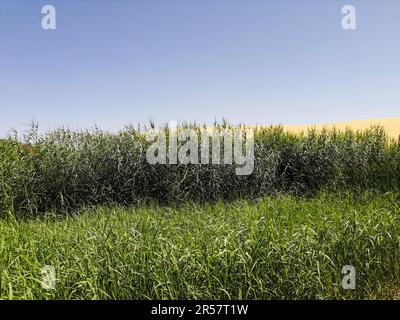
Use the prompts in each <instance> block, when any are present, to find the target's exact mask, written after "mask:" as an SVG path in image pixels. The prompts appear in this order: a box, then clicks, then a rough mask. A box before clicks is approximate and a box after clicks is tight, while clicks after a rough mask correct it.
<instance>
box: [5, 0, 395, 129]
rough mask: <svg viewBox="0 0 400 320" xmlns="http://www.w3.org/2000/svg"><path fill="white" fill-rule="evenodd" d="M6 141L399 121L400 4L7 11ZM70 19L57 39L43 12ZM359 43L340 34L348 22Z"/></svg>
mask: <svg viewBox="0 0 400 320" xmlns="http://www.w3.org/2000/svg"><path fill="white" fill-rule="evenodd" d="M0 4H1V5H0V10H1V11H0V12H1V13H0V135H3V134H4V132H7V130H9V129H10V128H12V127H13V128H17V129H18V130H21V129H23V128H24V125H25V124H27V123H29V122H31V121H32V120H35V121H38V122H39V125H40V126H41V127H42V129H47V128H53V127H57V126H60V125H67V126H70V127H72V128H89V127H93V125H95V124H97V125H98V126H100V127H101V128H104V129H107V130H116V129H119V128H121V127H122V126H123V125H124V124H128V123H138V122H139V123H147V121H148V119H149V118H152V119H154V120H155V121H156V123H157V124H161V123H162V122H166V121H170V120H177V121H184V120H187V121H193V120H195V121H197V122H202V123H203V122H204V123H211V122H213V121H214V119H217V120H221V119H222V118H223V117H225V118H227V119H229V120H230V121H231V122H232V123H238V122H243V123H247V124H255V123H264V124H268V123H273V124H278V123H288V124H302V123H316V122H318V123H319V122H333V121H341V120H353V119H364V118H372V117H396V116H397V117H398V116H400V1H399V0H359V1H356V0H345V1H337V0H329V1H326V0H296V1H294V0H196V1H194V0H140V1H139V0H68V1H65V0H62V1H60V0H45V1H37V0H25V1H22V0H0ZM46 4H51V5H54V6H55V7H56V9H57V29H56V30H52V31H44V30H43V29H42V28H41V19H42V17H43V15H42V13H41V8H42V6H43V5H46ZM346 4H352V5H354V6H355V7H356V10H357V30H355V31H344V30H343V29H342V28H341V18H342V14H341V8H342V6H343V5H346Z"/></svg>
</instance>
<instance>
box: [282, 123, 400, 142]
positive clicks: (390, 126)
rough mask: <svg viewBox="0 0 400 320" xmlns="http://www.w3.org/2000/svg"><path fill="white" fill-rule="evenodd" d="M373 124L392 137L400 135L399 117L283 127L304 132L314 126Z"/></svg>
mask: <svg viewBox="0 0 400 320" xmlns="http://www.w3.org/2000/svg"><path fill="white" fill-rule="evenodd" d="M374 125H380V126H382V127H384V128H385V130H386V132H387V133H388V135H389V136H390V137H392V138H398V137H399V136H400V118H382V119H368V120H357V121H349V122H338V123H330V124H312V125H283V128H284V130H287V131H289V132H293V133H301V132H306V131H307V130H308V128H315V129H317V130H321V129H323V128H327V129H332V128H336V129H338V130H345V129H346V128H351V129H353V130H365V129H368V128H370V127H371V126H374Z"/></svg>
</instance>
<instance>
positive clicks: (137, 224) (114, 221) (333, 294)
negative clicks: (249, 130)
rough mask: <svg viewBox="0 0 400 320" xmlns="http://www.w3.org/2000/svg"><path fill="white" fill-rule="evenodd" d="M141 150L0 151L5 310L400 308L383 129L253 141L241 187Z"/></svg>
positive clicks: (95, 137)
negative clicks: (127, 304)
mask: <svg viewBox="0 0 400 320" xmlns="http://www.w3.org/2000/svg"><path fill="white" fill-rule="evenodd" d="M218 128H221V127H218ZM198 129H199V128H198ZM165 130H167V129H165ZM148 145H149V143H148V142H146V139H145V133H143V132H141V131H138V130H134V129H132V128H127V129H126V130H124V131H122V132H120V133H118V134H109V133H105V132H102V131H100V130H95V131H92V132H72V131H69V130H56V131H53V132H50V133H48V134H46V135H45V136H42V137H39V136H37V135H36V133H35V130H33V131H32V132H30V133H28V134H27V135H26V137H25V139H24V140H23V141H19V140H17V139H14V138H10V139H7V140H2V141H0V272H1V277H0V298H1V299H42V298H47V299H271V298H272V299H290V298H293V299H328V298H332V299H364V298H393V297H396V295H397V296H398V293H399V287H400V223H399V219H400V215H399V214H400V188H399V186H400V140H396V141H394V140H391V141H389V139H388V138H387V136H386V135H385V133H384V132H383V130H382V129H380V128H371V129H370V130H368V131H366V132H352V131H347V132H344V133H339V132H335V131H329V132H326V131H324V132H322V133H318V134H317V133H316V132H309V133H308V134H306V135H301V136H295V135H292V134H288V133H284V132H283V130H282V129H281V128H264V129H260V128H258V129H256V130H255V170H254V172H253V174H251V175H250V176H237V175H235V167H234V166H229V165H150V164H148V162H147V161H146V157H145V153H146V150H147V147H148ZM45 265H51V266H54V267H55V270H56V275H57V287H56V290H44V289H43V288H42V286H41V279H42V277H43V274H41V269H42V268H43V267H44V266H45ZM345 265H353V266H354V267H355V268H356V272H357V278H356V279H357V286H356V290H344V289H343V288H342V286H341V280H342V277H343V274H342V273H341V270H342V267H343V266H345Z"/></svg>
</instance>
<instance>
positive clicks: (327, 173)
mask: <svg viewBox="0 0 400 320" xmlns="http://www.w3.org/2000/svg"><path fill="white" fill-rule="evenodd" d="M218 128H220V127H218ZM197 129H199V128H197ZM165 130H167V129H165ZM149 144H150V143H148V142H146V139H145V137H144V134H143V133H142V132H140V131H138V130H134V129H132V128H128V129H126V130H124V131H122V132H120V133H118V134H109V133H105V132H102V131H100V130H95V131H93V132H72V131H69V130H57V131H54V132H50V133H48V134H47V135H45V136H43V137H38V136H37V135H36V134H35V131H34V130H33V132H32V133H30V134H27V135H26V139H25V141H23V143H20V142H18V141H17V140H16V139H9V140H8V141H6V142H3V143H2V144H0V216H1V215H3V216H4V215H5V214H7V212H12V213H16V212H18V213H20V214H26V213H28V214H30V215H36V214H37V213H40V212H42V213H43V212H46V211H50V210H62V211H71V210H76V209H79V208H80V207H82V206H85V205H99V204H109V203H117V204H123V205H129V204H136V203H138V202H141V201H143V200H150V201H157V202H159V203H170V204H177V203H184V202H186V201H195V202H198V203H204V202H214V201H219V200H222V201H232V200H235V199H243V198H247V199H257V198H260V197H263V196H264V195H273V194H281V193H284V194H288V193H290V194H297V195H306V196H310V195H313V194H315V193H317V192H319V191H320V190H322V189H329V190H332V191H344V190H355V189H356V190H366V189H371V188H373V189H379V190H381V191H382V192H385V191H392V190H398V189H399V185H400V140H399V141H391V142H390V141H389V140H388V138H387V136H386V135H385V133H384V132H383V130H382V129H380V128H371V129H370V130H368V131H366V132H352V131H347V132H344V133H338V132H335V131H330V132H322V133H318V134H317V133H315V132H309V133H308V134H307V135H304V136H295V135H291V134H288V133H284V132H283V130H282V129H281V128H266V129H256V131H255V169H254V172H253V174H251V175H250V176H237V175H235V166H233V165H192V164H191V165H182V164H179V165H150V164H149V163H148V162H147V160H146V150H147V149H148V146H149Z"/></svg>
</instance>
